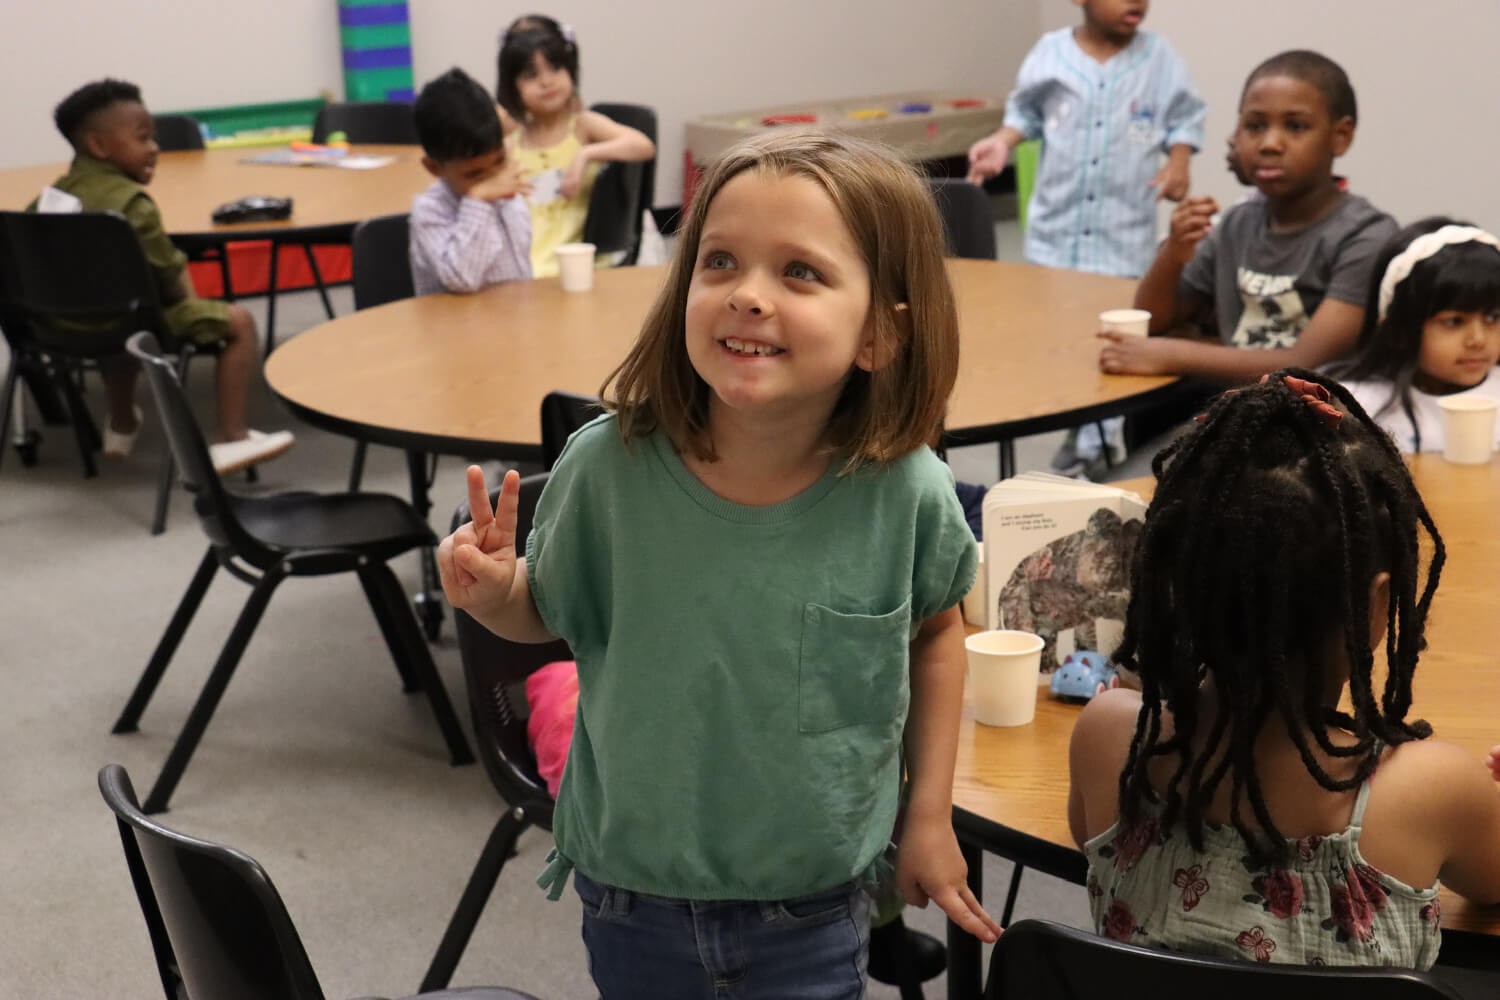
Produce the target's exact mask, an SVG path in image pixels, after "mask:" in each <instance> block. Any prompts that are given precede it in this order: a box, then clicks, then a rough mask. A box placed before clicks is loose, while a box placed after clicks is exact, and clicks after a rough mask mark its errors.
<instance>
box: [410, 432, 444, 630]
mask: <svg viewBox="0 0 1500 1000" xmlns="http://www.w3.org/2000/svg"><path fill="white" fill-rule="evenodd" d="M427 463H428V457H427V456H426V455H425V454H423V453H422V452H420V451H408V452H407V453H406V473H407V477H408V478H409V479H410V481H411V505H412V507H414V508H416V511H417V514H418V516H420V517H421V518H422V520H424V521H425V520H427V516H428V515H429V514H430V513H431V512H432V497H431V494H430V493H429V489H428V488H429V486H430V485H431V483H432V479H433V476H434V475H435V474H436V469H437V457H436V456H433V458H432V466H431V468H429V466H428V464H427ZM417 558H418V559H419V560H420V566H421V571H422V589H421V590H420V591H418V592H417V595H416V597H415V599H414V603H415V604H416V611H417V615H418V616H419V617H420V619H421V623H422V631H423V633H424V634H425V635H426V636H427V638H428V640H429V641H431V642H437V638H438V635H439V633H441V632H442V630H443V604H444V601H443V597H442V592H443V586H442V583H441V582H440V581H439V579H438V571H437V559H436V556H435V555H434V551H433V548H432V547H431V546H428V545H424V546H423V547H422V550H421V552H420V553H418V555H417Z"/></svg>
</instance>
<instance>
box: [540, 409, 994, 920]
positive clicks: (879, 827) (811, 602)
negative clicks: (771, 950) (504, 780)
mask: <svg viewBox="0 0 1500 1000" xmlns="http://www.w3.org/2000/svg"><path fill="white" fill-rule="evenodd" d="M839 464H840V463H838V462H837V461H835V462H834V463H833V465H832V466H831V467H830V469H829V471H828V472H827V473H826V474H825V475H824V476H823V477H822V478H821V479H820V480H819V481H818V482H816V483H815V484H813V485H812V486H811V487H809V488H808V489H807V490H805V491H803V492H802V493H800V494H798V495H797V496H795V497H793V498H791V499H790V500H787V501H785V502H783V503H779V504H774V505H772V506H769V507H747V506H743V505H740V504H735V503H730V502H728V501H726V500H723V499H721V498H719V497H718V496H716V495H715V494H714V493H712V492H711V491H710V490H709V489H708V488H707V487H705V486H704V485H703V484H702V483H701V482H700V481H699V480H698V479H697V478H696V477H695V476H694V475H693V474H692V473H691V472H690V471H689V470H688V469H687V467H686V466H685V465H684V464H683V463H682V460H681V459H680V458H679V457H678V455H677V454H676V452H675V450H674V449H673V447H672V445H671V443H670V442H669V441H668V439H667V438H666V437H665V436H664V435H661V434H657V435H654V436H653V437H651V438H650V439H648V440H645V441H639V442H633V443H632V445H631V447H630V450H629V451H627V450H626V449H625V447H624V446H623V445H622V443H621V441H620V435H619V428H618V425H617V423H616V421H615V419H614V418H613V417H611V416H606V417H601V418H599V419H598V420H595V421H594V422H592V423H590V424H589V425H588V426H587V427H585V428H583V429H582V430H580V431H579V432H578V433H577V434H575V435H574V436H573V438H572V439H571V440H570V441H569V443H568V446H567V448H566V449H565V450H564V451H563V454H562V456H561V458H560V459H559V460H558V462H557V465H556V467H555V468H554V469H553V472H552V478H551V480H550V482H549V483H548V484H547V488H546V490H545V491H544V492H543V494H542V498H541V501H540V503H539V506H538V508H537V514H536V521H535V527H534V529H533V531H532V534H531V538H530V541H529V543H528V546H527V556H528V558H527V566H528V574H529V578H530V584H531V593H532V596H533V598H534V599H535V601H536V606H537V609H538V611H539V612H540V613H541V617H542V620H543V621H544V622H545V623H546V625H547V627H548V629H549V630H551V631H552V632H553V633H554V634H556V635H558V636H560V637H562V638H564V639H566V640H567V641H568V643H569V645H570V646H571V647H572V649H573V653H574V655H575V657H576V658H577V660H578V681H579V699H578V716H577V721H576V723H575V726H574V730H573V743H572V747H571V749H570V751H569V756H568V766H567V770H566V771H565V773H564V775H563V780H562V787H561V789H560V790H559V793H558V801H557V810H556V814H555V817H554V823H553V831H554V834H555V836H556V839H557V849H558V853H559V855H560V856H561V857H562V859H564V864H566V863H568V862H571V863H573V864H576V866H577V867H578V868H579V870H581V871H583V872H585V873H586V874H588V875H589V876H590V877H591V878H594V879H596V880H598V881H600V882H604V883H606V884H609V885H615V886H620V887H623V888H626V889H630V890H633V891H635V892H642V893H648V894H653V895H659V896H669V897H674V898H687V899H783V898H789V897H793V896H799V895H803V894H805V893H809V892H817V891H820V890H822V889H826V888H831V887H832V886H835V885H838V884H840V883H844V882H848V881H850V880H852V879H855V878H858V877H859V876H860V875H861V874H862V873H864V872H865V871H866V870H867V869H869V868H870V867H871V866H872V865H873V864H874V863H875V861H876V859H877V858H878V857H879V856H880V855H881V853H882V851H883V850H884V848H885V847H886V845H887V844H888V843H889V840H890V835H891V831H892V827H893V824H894V822H895V817H896V805H897V793H898V786H899V780H900V755H901V736H902V730H903V727H904V726H905V722H906V712H907V704H908V700H909V693H910V689H909V683H908V660H909V649H910V641H911V638H912V636H913V635H914V634H915V630H916V629H917V627H918V626H919V625H920V624H921V623H922V621H923V620H924V619H926V618H929V617H931V616H932V615H934V614H937V613H938V612H940V611H943V610H946V609H948V608H951V607H952V606H953V605H955V604H957V603H958V601H959V599H960V598H961V597H962V596H963V595H964V594H965V593H966V592H967V591H968V589H969V587H970V585H971V584H972V583H973V580H974V574H975V567H976V564H977V551H976V546H975V544H974V538H973V535H972V534H971V533H970V532H969V528H968V525H967V524H966V523H965V521H964V516H963V511H962V509H961V508H960V506H959V504H958V500H957V497H956V495H955V494H954V490H953V477H952V474H951V473H950V472H949V471H948V468H947V466H945V465H944V464H943V463H942V462H941V461H940V460H939V459H938V458H937V457H936V456H935V455H934V454H933V453H932V452H931V451H930V450H929V449H926V448H923V449H921V450H919V451H916V452H912V453H911V454H909V455H906V456H904V457H902V458H900V459H897V460H896V461H894V462H891V463H889V464H887V465H884V466H880V467H875V468H869V469H865V470H861V471H858V472H855V473H853V474H850V475H847V476H840V475H838V467H839Z"/></svg>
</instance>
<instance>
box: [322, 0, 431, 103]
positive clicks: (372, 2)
mask: <svg viewBox="0 0 1500 1000" xmlns="http://www.w3.org/2000/svg"><path fill="white" fill-rule="evenodd" d="M338 4H339V40H340V44H341V45H342V47H343V56H344V100H346V101H410V100H412V99H413V97H414V94H413V88H412V76H411V21H410V19H409V17H408V15H407V9H406V4H404V3H390V2H388V0H338Z"/></svg>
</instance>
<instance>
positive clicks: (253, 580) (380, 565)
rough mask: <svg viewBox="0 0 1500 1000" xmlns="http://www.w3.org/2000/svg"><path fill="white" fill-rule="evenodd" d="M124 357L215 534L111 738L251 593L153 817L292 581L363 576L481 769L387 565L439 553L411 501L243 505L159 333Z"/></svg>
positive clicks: (444, 723)
mask: <svg viewBox="0 0 1500 1000" xmlns="http://www.w3.org/2000/svg"><path fill="white" fill-rule="evenodd" d="M127 347H128V349H129V351H130V353H131V355H132V356H133V357H134V358H136V360H138V361H139V362H140V363H141V368H142V370H143V371H144V372H145V374H146V384H147V386H148V387H150V389H151V396H152V398H153V399H155V401H156V406H157V410H158V411H159V412H160V413H161V418H162V424H163V426H165V428H166V431H167V441H168V443H169V444H170V445H171V448H172V453H173V454H174V455H175V456H176V457H177V461H178V464H179V465H180V466H181V467H182V478H183V482H184V484H185V485H186V486H187V488H188V490H189V491H190V492H192V494H193V509H194V511H195V512H196V513H197V515H198V519H199V520H200V521H201V522H202V524H203V530H204V533H205V534H206V535H208V538H209V546H208V551H207V552H205V553H204V555H203V558H202V560H201V561H200V562H199V564H198V571H197V572H196V573H195V574H194V575H193V580H192V582H191V583H189V584H188V588H187V592H186V593H185V594H183V597H182V601H181V602H180V603H179V604H178V606H177V611H176V612H175V613H173V615H172V620H171V621H170V622H168V624H167V629H166V631H165V632H164V633H163V634H162V637H161V641H160V642H159V643H157V646H156V652H154V653H153V654H152V655H151V659H150V661H149V662H148V663H147V664H146V669H145V671H144V672H143V673H142V674H141V679H140V680H139V681H137V682H136V686H135V691H134V692H133V693H132V694H131V696H130V700H129V701H128V702H127V703H126V705H125V708H124V710H123V711H122V712H121V713H120V717H119V719H117V720H116V721H115V726H114V732H116V733H130V732H134V731H135V730H136V727H137V725H138V724H139V722H140V717H141V713H142V712H144V711H145V709H146V705H147V703H148V702H150V700H151V696H152V694H153V693H154V692H155V691H156V686H157V684H158V683H159V682H160V681H161V678H162V675H163V674H164V673H165V672H166V669H167V664H168V663H170V662H171V660H172V656H173V655H174V654H175V653H176V651H177V645H178V643H179V642H181V640H182V635H183V633H184V632H186V631H187V627H188V625H189V624H190V623H191V622H192V620H193V615H194V614H196V613H197V610H198V605H199V604H200V603H201V602H202V600H203V595H204V594H205V593H207V591H208V586H209V584H210V583H212V582H213V578H214V575H215V573H217V572H218V570H219V569H221V568H223V569H225V570H227V571H228V572H229V573H230V574H231V575H232V576H234V577H236V578H238V579H240V580H243V581H244V582H245V583H248V584H250V586H251V591H250V596H249V598H248V599H247V600H246V601H245V605H244V607H243V609H241V611H240V615H239V618H238V619H236V621H235V624H234V628H233V629H232V630H231V631H230V633H229V638H228V640H227V641H226V642H225V643H224V648H223V650H222V651H221V652H220V653H219V658H218V660H217V661H216V662H215V663H214V667H213V670H212V671H211V672H210V674H209V677H208V680H207V681H206V682H205V683H204V686H203V691H202V693H201V694H199V696H198V701H197V702H196V703H195V704H194V705H193V710H192V712H191V713H190V714H189V715H188V720H187V724H186V725H185V726H184V727H183V730H182V732H181V734H180V735H179V736H178V737H177V742H176V743H175V744H173V746H172V752H171V753H170V754H169V755H168V757H167V762H166V764H165V765H163V767H162V772H161V775H160V777H158V778H157V779H156V784H155V786H154V787H152V789H151V793H150V794H149V795H147V796H146V805H145V811H146V812H160V811H161V810H163V809H165V808H166V807H167V801H168V800H169V799H170V798H171V795H172V791H173V789H174V788H176V787H177V782H178V780H179V779H180V778H181V777H182V772H183V771H184V770H185V769H186V768H187V764H188V760H189V759H190V758H191V757H192V754H193V751H194V749H196V747H197V745H198V740H199V739H200V738H201V737H202V736H203V732H204V730H205V729H206V728H207V727H208V723H209V720H210V719H211V718H212V717H213V713H214V710H215V709H216V708H217V707H218V704H219V699H220V698H222V697H223V695H224V690H225V688H226V687H228V685H229V680H230V678H231V677H232V676H233V674H234V671H235V668H236V667H237V666H238V665H239V662H240V657H241V656H242V655H243V654H244V652H245V647H246V646H247V645H248V644H249V642H250V637H251V636H252V635H253V634H254V632H255V627H256V625H258V624H259V622H260V618H261V615H262V614H263V613H264V612H265V609H266V605H267V604H268V603H270V600H271V595H272V594H273V593H274V592H275V590H276V588H277V587H278V586H279V585H280V584H281V582H282V581H283V580H285V579H287V578H288V577H291V576H318V575H322V574H326V573H353V574H355V575H356V576H358V577H359V582H360V586H362V587H363V588H364V591H365V597H366V598H367V599H368V601H369V602H370V609H371V610H372V611H373V612H374V613H375V621H376V623H377V624H378V625H379V626H380V634H381V636H382V638H384V639H385V644H386V647H387V648H388V649H389V650H390V652H391V657H392V659H393V660H395V664H396V673H397V674H398V675H399V676H400V678H401V684H402V687H403V689H404V690H406V691H408V692H415V691H420V692H422V693H423V694H425V695H426V696H427V700H428V702H429V703H430V704H431V705H432V711H433V714H434V715H435V716H436V718H437V723H438V728H439V729H440V730H441V731H442V734H443V738H444V740H445V742H446V743H447V744H448V756H449V759H450V760H451V761H452V762H453V763H454V764H469V763H472V762H473V760H474V755H473V753H472V751H470V749H469V743H468V741H467V740H466V739H465V738H464V735H463V727H462V726H460V725H459V722H458V717H457V715H455V714H454V711H453V705H452V703H451V702H450V701H449V700H448V692H447V691H446V690H445V689H444V687H443V681H442V678H440V677H439V676H438V673H437V667H436V666H435V665H434V664H433V662H432V654H431V653H429V652H428V651H427V645H426V643H424V642H423V641H422V634H421V629H420V628H419V627H418V625H417V620H416V616H415V615H414V614H413V613H412V609H411V605H410V604H408V603H407V600H406V597H405V595H404V594H403V593H402V592H401V584H400V583H399V582H398V581H397V579H396V575H395V574H394V573H392V572H391V568H390V567H389V566H388V565H386V563H387V562H388V561H389V560H390V559H391V558H393V557H395V556H398V555H400V554H401V553H403V552H407V551H410V550H411V549H414V548H418V547H419V546H423V545H432V544H435V543H436V541H437V540H436V538H434V537H433V534H432V529H431V528H429V527H428V525H427V523H426V521H424V520H423V519H422V517H421V515H419V514H418V513H417V511H416V510H415V509H414V508H412V506H411V505H410V504H408V503H407V502H406V501H404V500H402V499H400V498H399V497H393V496H388V495H386V494H383V493H373V494H371V493H334V494H328V495H319V494H316V493H302V492H294V493H281V494H278V495H276V496H270V497H242V496H236V495H235V494H232V493H230V492H228V491H227V490H225V489H224V484H223V482H222V481H220V479H219V474H218V473H217V472H216V471H215V470H214V465H213V461H212V460H211V459H210V458H209V453H208V444H207V442H206V441H204V440H203V431H202V429H201V428H199V426H198V422H197V418H196V417H195V416H194V414H193V409H192V406H191V405H190V404H189V402H188V398H187V395H186V394H185V393H184V392H183V391H182V384H181V383H180V382H179V381H178V380H177V378H176V375H175V373H174V372H173V371H172V367H171V366H170V365H168V364H167V363H166V362H165V360H163V358H162V355H161V348H160V347H159V346H158V345H157V343H156V339H155V338H154V337H153V336H152V335H151V334H150V333H145V332H143V333H138V334H136V335H135V336H134V337H131V338H130V340H129V342H128V343H127ZM257 570H258V571H259V572H256V571H257ZM201 995H210V994H201Z"/></svg>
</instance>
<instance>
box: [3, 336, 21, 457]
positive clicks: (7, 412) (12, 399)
mask: <svg viewBox="0 0 1500 1000" xmlns="http://www.w3.org/2000/svg"><path fill="white" fill-rule="evenodd" d="M20 374H21V356H20V352H18V351H17V350H16V349H15V348H14V347H12V348H11V351H10V365H9V366H7V367H6V369H5V389H4V390H3V391H0V465H3V464H4V460H5V446H6V445H7V444H9V443H10V429H11V409H12V406H14V408H15V411H16V413H15V416H16V421H15V426H16V430H17V431H18V432H19V434H24V433H25V430H26V428H25V427H24V426H23V425H22V419H21V418H22V416H23V414H22V412H21V406H20V405H17V404H16V401H17V400H19V399H20V398H21V396H20V394H19V393H18V392H16V383H17V381H18V379H19V378H20ZM19 434H18V439H17V441H16V444H17V445H18V446H19V445H20V444H21V440H20V437H19Z"/></svg>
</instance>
